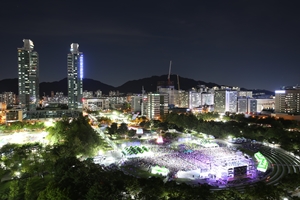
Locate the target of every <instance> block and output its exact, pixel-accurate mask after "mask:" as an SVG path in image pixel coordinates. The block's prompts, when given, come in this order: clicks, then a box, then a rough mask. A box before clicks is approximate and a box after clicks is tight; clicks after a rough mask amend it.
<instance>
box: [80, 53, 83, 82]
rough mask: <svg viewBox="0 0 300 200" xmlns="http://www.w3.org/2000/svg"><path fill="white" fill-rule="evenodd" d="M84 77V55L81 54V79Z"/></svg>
mask: <svg viewBox="0 0 300 200" xmlns="http://www.w3.org/2000/svg"><path fill="white" fill-rule="evenodd" d="M82 78H83V55H80V79H82Z"/></svg>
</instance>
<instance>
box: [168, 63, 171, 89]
mask: <svg viewBox="0 0 300 200" xmlns="http://www.w3.org/2000/svg"><path fill="white" fill-rule="evenodd" d="M171 67H172V60H170V66H169V74H168V85H171V81H170V74H171Z"/></svg>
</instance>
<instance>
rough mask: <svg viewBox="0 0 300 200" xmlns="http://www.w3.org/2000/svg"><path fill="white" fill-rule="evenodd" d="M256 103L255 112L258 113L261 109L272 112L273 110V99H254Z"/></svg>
mask: <svg viewBox="0 0 300 200" xmlns="http://www.w3.org/2000/svg"><path fill="white" fill-rule="evenodd" d="M255 100H256V102H257V112H258V113H260V112H261V111H262V110H263V109H266V110H274V109H275V99H274V98H272V99H271V98H264V99H261V98H256V99H255Z"/></svg>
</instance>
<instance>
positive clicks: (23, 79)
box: [18, 39, 39, 110]
mask: <svg viewBox="0 0 300 200" xmlns="http://www.w3.org/2000/svg"><path fill="white" fill-rule="evenodd" d="M23 42H24V46H23V47H22V48H18V90H19V104H20V105H21V106H22V107H25V108H26V109H27V110H35V109H36V106H37V103H38V102H39V56H38V53H37V52H36V51H33V48H34V44H33V42H32V41H31V40H29V39H24V40H23Z"/></svg>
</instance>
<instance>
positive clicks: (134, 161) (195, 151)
mask: <svg viewBox="0 0 300 200" xmlns="http://www.w3.org/2000/svg"><path fill="white" fill-rule="evenodd" d="M148 149H149V150H150V151H151V152H152V154H151V155H149V156H141V157H135V158H125V159H124V161H123V162H122V164H121V165H123V166H134V167H139V168H142V169H144V170H148V171H149V172H151V167H153V166H157V165H158V166H160V167H166V168H167V169H169V171H170V174H173V175H175V174H176V173H177V172H179V171H186V172H187V171H192V170H199V173H201V172H208V171H210V170H213V171H215V170H216V169H218V168H220V167H224V166H225V165H224V162H227V163H226V165H227V164H228V165H236V166H238V165H239V163H240V160H242V158H243V156H241V157H240V156H239V155H237V153H236V152H234V151H232V149H230V148H228V147H224V146H223V147H213V148H205V147H202V146H200V145H197V144H192V143H188V144H187V143H186V144H179V145H177V146H175V147H174V146H172V147H170V146H169V145H153V144H152V145H149V146H148ZM224 158H226V159H228V160H225V159H224ZM244 159H245V158H244ZM220 169H221V168H220ZM223 170H224V169H223Z"/></svg>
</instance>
